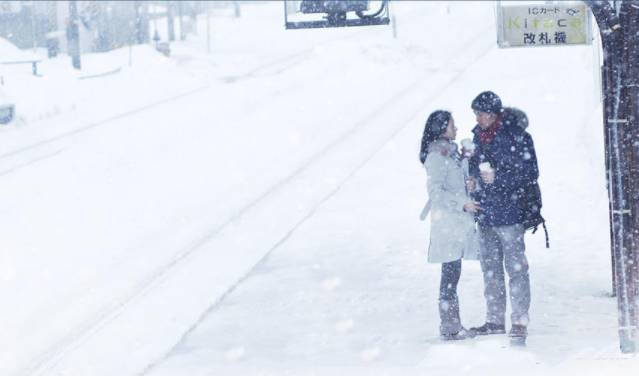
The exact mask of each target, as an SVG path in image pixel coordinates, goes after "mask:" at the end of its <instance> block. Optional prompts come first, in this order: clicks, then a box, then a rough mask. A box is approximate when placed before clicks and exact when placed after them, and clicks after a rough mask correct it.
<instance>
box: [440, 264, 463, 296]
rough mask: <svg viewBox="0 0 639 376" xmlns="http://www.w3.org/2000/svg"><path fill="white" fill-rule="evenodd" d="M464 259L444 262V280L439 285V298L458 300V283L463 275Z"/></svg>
mask: <svg viewBox="0 0 639 376" xmlns="http://www.w3.org/2000/svg"><path fill="white" fill-rule="evenodd" d="M461 267H462V260H461V259H459V260H455V261H451V262H445V263H442V280H441V283H440V285H439V300H457V283H458V282H459V277H460V276H461Z"/></svg>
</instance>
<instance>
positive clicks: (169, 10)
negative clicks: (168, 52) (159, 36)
mask: <svg viewBox="0 0 639 376" xmlns="http://www.w3.org/2000/svg"><path fill="white" fill-rule="evenodd" d="M166 24H167V25H168V29H169V30H168V34H169V42H173V41H175V25H174V22H173V2H172V1H169V0H167V2H166Z"/></svg>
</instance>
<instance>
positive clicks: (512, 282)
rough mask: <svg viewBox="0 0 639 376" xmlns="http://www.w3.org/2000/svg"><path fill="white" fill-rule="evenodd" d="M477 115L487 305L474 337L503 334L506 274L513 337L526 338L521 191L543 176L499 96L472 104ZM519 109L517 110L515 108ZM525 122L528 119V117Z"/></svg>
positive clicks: (474, 168)
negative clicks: (484, 315)
mask: <svg viewBox="0 0 639 376" xmlns="http://www.w3.org/2000/svg"><path fill="white" fill-rule="evenodd" d="M471 107H472V109H473V111H474V112H475V115H476V117H477V126H476V127H475V128H474V129H473V133H474V140H473V141H474V143H475V145H476V152H475V154H474V155H473V157H472V158H471V159H470V163H469V166H470V175H471V176H473V177H474V178H475V179H476V181H477V183H478V184H477V188H476V191H475V192H474V194H473V197H474V198H475V200H476V201H478V202H479V204H480V207H481V212H480V214H479V215H478V222H479V232H480V262H481V267H482V272H483V275H484V296H485V298H486V305H487V312H486V313H487V315H486V316H487V317H486V323H485V324H484V325H482V326H480V327H475V328H471V329H470V330H471V331H472V332H474V334H476V335H487V334H501V333H505V314H506V285H505V273H504V266H505V269H506V271H507V272H508V277H509V288H510V301H511V308H512V315H511V323H512V327H511V330H510V333H509V335H510V336H511V337H517V338H525V337H526V335H527V325H528V321H529V318H528V310H529V308H530V278H529V275H528V260H527V259H526V255H525V245H524V231H525V227H524V214H525V213H524V210H522V207H521V198H522V193H523V192H524V191H525V187H526V186H527V184H529V183H530V182H533V181H534V182H535V183H536V180H537V177H538V175H539V172H538V168H537V158H536V155H535V150H534V146H533V143H532V138H531V137H530V135H529V134H528V133H527V132H526V131H525V130H524V128H525V126H524V127H521V126H518V125H517V124H512V123H513V122H515V121H516V119H517V117H516V116H515V115H514V114H513V113H512V112H504V109H503V107H502V103H501V99H500V98H499V96H497V95H496V94H495V93H493V92H490V91H486V92H483V93H481V94H479V95H478V96H477V97H476V98H475V99H474V100H473V102H472V105H471ZM515 111H517V110H515ZM524 118H525V116H524Z"/></svg>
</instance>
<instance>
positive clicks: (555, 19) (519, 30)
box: [497, 2, 592, 48]
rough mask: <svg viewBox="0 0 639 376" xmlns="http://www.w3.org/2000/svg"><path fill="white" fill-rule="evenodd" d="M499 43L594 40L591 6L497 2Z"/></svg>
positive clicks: (525, 44)
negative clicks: (507, 3) (503, 3)
mask: <svg viewBox="0 0 639 376" xmlns="http://www.w3.org/2000/svg"><path fill="white" fill-rule="evenodd" d="M497 41H498V44H499V47H501V48H507V47H539V46H562V45H575V44H591V42H592V32H591V24H590V9H589V8H588V7H587V6H586V5H585V4H584V3H575V2H557V3H555V4H542V5H525V4H515V5H502V4H501V3H498V5H497Z"/></svg>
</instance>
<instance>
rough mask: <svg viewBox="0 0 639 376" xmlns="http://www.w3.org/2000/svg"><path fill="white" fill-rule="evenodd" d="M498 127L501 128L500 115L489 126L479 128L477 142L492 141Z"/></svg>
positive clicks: (483, 143)
mask: <svg viewBox="0 0 639 376" xmlns="http://www.w3.org/2000/svg"><path fill="white" fill-rule="evenodd" d="M499 128H501V116H500V117H498V118H497V119H496V120H495V122H494V123H493V125H491V126H490V128H488V129H481V128H479V142H481V143H482V145H486V144H490V143H491V142H493V139H494V138H495V135H496V134H497V130H498V129H499Z"/></svg>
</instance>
